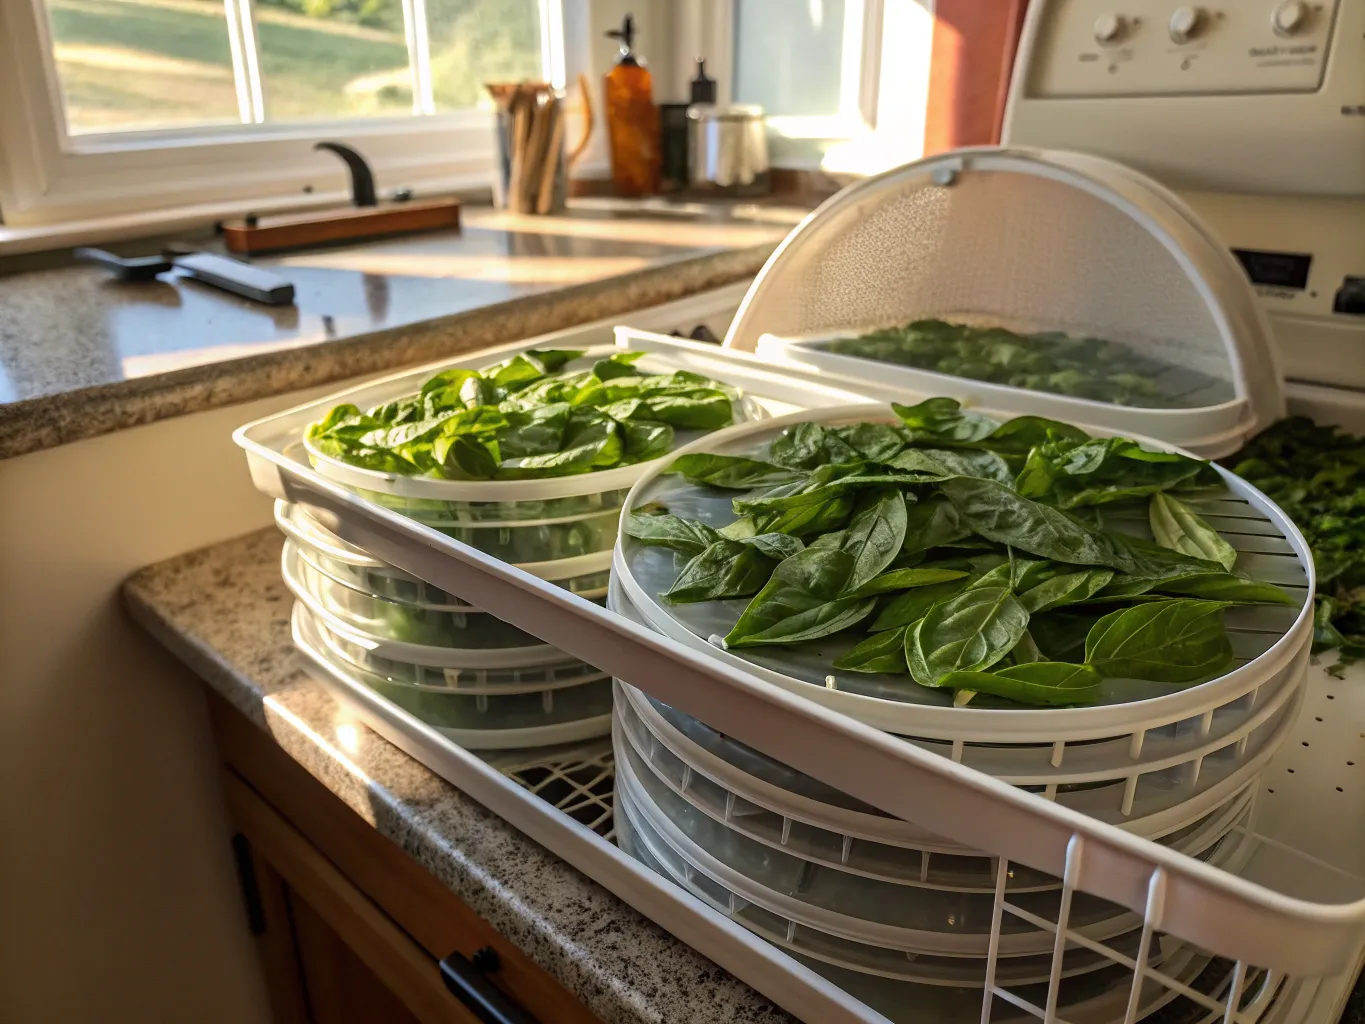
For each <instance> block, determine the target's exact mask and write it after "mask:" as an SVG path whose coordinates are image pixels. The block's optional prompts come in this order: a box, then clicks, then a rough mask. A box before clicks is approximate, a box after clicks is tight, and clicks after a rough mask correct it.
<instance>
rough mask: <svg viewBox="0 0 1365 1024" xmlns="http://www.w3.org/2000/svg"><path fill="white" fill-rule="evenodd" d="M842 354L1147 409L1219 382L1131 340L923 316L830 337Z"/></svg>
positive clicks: (1185, 400)
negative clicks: (1144, 351) (1151, 354)
mask: <svg viewBox="0 0 1365 1024" xmlns="http://www.w3.org/2000/svg"><path fill="white" fill-rule="evenodd" d="M825 347H826V349H827V350H828V351H830V352H836V353H839V354H840V355H848V356H856V357H859V358H862V359H876V360H878V361H880V362H885V363H897V364H900V365H902V366H913V367H915V368H916V369H919V370H929V371H932V372H934V373H946V374H951V375H953V376H955V377H969V378H971V379H972V380H980V381H987V382H989V383H992V384H1004V385H1008V386H1009V387H1015V388H1025V389H1027V390H1029V391H1047V392H1050V393H1052V394H1057V395H1069V396H1071V397H1073V398H1088V399H1093V400H1095V401H1099V402H1109V403H1110V404H1113V405H1130V406H1142V407H1146V408H1166V407H1185V406H1187V405H1195V404H1202V402H1203V401H1204V399H1203V398H1202V397H1197V396H1200V395H1201V393H1203V394H1204V395H1207V393H1208V391H1209V389H1210V388H1212V387H1216V386H1217V384H1218V382H1217V381H1216V380H1214V379H1213V378H1212V377H1209V376H1208V375H1207V374H1203V373H1198V372H1196V371H1192V370H1185V369H1181V368H1179V367H1175V366H1171V365H1169V364H1166V363H1163V362H1159V361H1158V360H1155V359H1151V358H1148V357H1145V356H1142V355H1139V354H1138V353H1137V352H1135V351H1134V350H1133V349H1131V348H1129V347H1127V346H1126V345H1120V344H1118V343H1117V342H1112V341H1105V340H1103V339H1100V338H1077V337H1071V336H1069V335H1066V334H1064V333H1061V332H1057V331H1053V332H1044V333H1039V334H1016V333H1015V332H1014V331H1010V330H1006V329H1005V328H1003V327H972V326H969V325H967V324H956V323H949V322H947V321H944V320H916V321H914V322H913V323H909V324H906V325H904V326H902V327H888V328H884V329H881V330H876V331H870V332H869V333H867V334H863V335H860V336H859V337H856V338H840V339H837V340H835V341H831V342H829V343H828V344H827V345H826V346H825Z"/></svg>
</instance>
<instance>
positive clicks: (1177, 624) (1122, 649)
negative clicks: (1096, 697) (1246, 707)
mask: <svg viewBox="0 0 1365 1024" xmlns="http://www.w3.org/2000/svg"><path fill="white" fill-rule="evenodd" d="M1226 607H1227V603H1226V602H1223V601H1196V600H1172V601H1154V602H1151V603H1147V604H1139V605H1135V606H1134V607H1132V608H1121V609H1119V610H1118V611H1115V612H1110V613H1109V614H1108V615H1106V616H1105V617H1104V618H1102V619H1100V621H1099V622H1097V623H1095V626H1094V628H1093V629H1091V630H1090V634H1089V636H1087V637H1086V640H1085V661H1086V664H1088V665H1092V666H1094V668H1095V670H1096V671H1097V672H1099V673H1100V675H1102V676H1105V677H1107V678H1121V679H1148V680H1151V681H1153V682H1158V683H1193V682H1197V681H1199V680H1203V679H1207V678H1209V677H1212V676H1215V675H1218V674H1219V673H1221V672H1223V671H1224V670H1226V669H1227V668H1228V666H1229V665H1231V664H1232V661H1233V654H1232V641H1231V640H1230V639H1229V638H1228V632H1227V629H1226V628H1224V626H1223V609H1224V608H1226Z"/></svg>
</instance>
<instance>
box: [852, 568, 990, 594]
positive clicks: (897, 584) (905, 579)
mask: <svg viewBox="0 0 1365 1024" xmlns="http://www.w3.org/2000/svg"><path fill="white" fill-rule="evenodd" d="M966 577H967V573H965V572H964V571H962V570H961V569H919V568H910V569H890V570H888V571H886V572H884V573H881V574H880V575H878V576H874V577H873V578H872V579H870V580H868V581H867V582H866V583H864V584H863V585H862V586H861V587H859V588H858V589H857V590H855V591H854V592H853V593H854V595H856V596H857V597H873V596H874V595H877V594H891V593H894V592H896V591H898V590H910V589H912V588H914V587H928V586H932V585H933V584H935V583H948V582H950V581H952V580H963V579H966Z"/></svg>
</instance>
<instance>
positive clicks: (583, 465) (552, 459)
mask: <svg viewBox="0 0 1365 1024" xmlns="http://www.w3.org/2000/svg"><path fill="white" fill-rule="evenodd" d="M624 450H625V442H624V441H623V440H622V438H621V430H620V428H619V426H618V425H617V423H616V421H615V420H613V419H612V418H611V417H610V416H605V415H603V414H602V413H599V412H596V411H594V410H591V409H575V410H574V411H573V413H572V414H571V416H570V417H569V421H568V423H567V425H566V427H565V429H564V447H563V449H561V450H560V451H557V452H553V453H551V454H549V455H525V456H521V457H518V458H511V459H504V460H503V461H502V464H501V465H500V466H499V467H498V475H499V476H500V477H503V478H505V479H511V480H517V479H525V478H527V477H546V476H569V475H572V474H575V473H587V472H589V471H591V470H592V469H593V468H594V467H597V466H613V465H615V464H616V463H618V462H620V461H621V455H622V453H623V452H624Z"/></svg>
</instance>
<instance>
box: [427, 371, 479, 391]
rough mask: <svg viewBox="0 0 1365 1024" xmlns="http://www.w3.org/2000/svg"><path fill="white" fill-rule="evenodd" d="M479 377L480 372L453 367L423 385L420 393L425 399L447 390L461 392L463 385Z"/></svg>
mask: <svg viewBox="0 0 1365 1024" xmlns="http://www.w3.org/2000/svg"><path fill="white" fill-rule="evenodd" d="M477 376H479V371H478V370H470V369H467V368H465V367H462V366H457V367H453V368H452V369H449V370H442V371H441V372H440V373H438V374H436V376H434V377H432V378H430V379H429V380H428V381H427V382H426V383H425V384H423V385H422V390H421V391H420V392H418V394H420V395H421V396H422V397H423V398H425V397H426V396H427V395H429V394H431V393H432V392H434V391H444V390H446V389H447V388H449V389H451V390H453V391H455V392H456V393H458V392H459V390H460V387H461V385H463V384H464V382H465V381H467V380H468V379H469V378H470V377H477Z"/></svg>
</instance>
